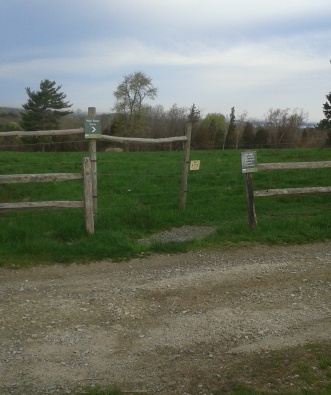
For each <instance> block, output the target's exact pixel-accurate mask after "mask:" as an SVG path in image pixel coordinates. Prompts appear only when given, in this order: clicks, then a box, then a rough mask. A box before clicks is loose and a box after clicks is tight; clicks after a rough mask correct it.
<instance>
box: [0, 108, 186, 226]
mask: <svg viewBox="0 0 331 395" xmlns="http://www.w3.org/2000/svg"><path fill="white" fill-rule="evenodd" d="M88 117H89V118H92V119H93V118H95V117H96V108H95V107H89V108H88ZM84 133H85V131H84V129H83V128H79V129H66V130H39V131H13V132H2V133H1V136H0V137H8V136H14V137H33V136H34V137H39V136H66V135H75V134H84ZM191 133H192V124H191V123H188V127H187V129H186V135H185V136H177V137H167V138H159V139H152V138H133V137H118V136H108V135H100V136H98V138H92V139H91V138H90V137H89V140H88V141H89V158H84V160H83V174H75V173H68V174H65V173H62V174H57V173H54V174H18V175H2V176H0V183H8V182H57V181H67V180H72V179H79V178H83V179H84V196H85V198H84V201H81V202H74V201H65V202H64V201H50V202H29V203H2V204H0V210H27V209H43V208H44V209H46V208H47V209H53V208H69V207H85V223H86V229H87V231H88V232H89V233H94V219H95V218H96V215H97V209H98V201H97V198H98V194H97V190H98V187H97V148H96V141H97V140H100V141H108V142H116V143H141V144H164V143H172V142H183V164H182V177H181V186H180V196H179V207H180V208H181V209H185V206H186V195H187V180H188V171H189V164H190V162H189V158H190V147H191ZM87 162H88V163H89V164H87ZM90 191H91V199H90ZM91 210H92V216H91Z"/></svg>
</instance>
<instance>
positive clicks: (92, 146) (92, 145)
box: [87, 107, 98, 216]
mask: <svg viewBox="0 0 331 395" xmlns="http://www.w3.org/2000/svg"><path fill="white" fill-rule="evenodd" d="M87 114H88V117H89V118H92V119H93V118H95V117H96V108H95V107H88V112H87ZM89 155H90V158H91V164H92V193H93V213H94V216H96V215H97V212H98V183H97V142H96V140H95V139H91V140H89Z"/></svg>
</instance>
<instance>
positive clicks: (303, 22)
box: [0, 0, 331, 122]
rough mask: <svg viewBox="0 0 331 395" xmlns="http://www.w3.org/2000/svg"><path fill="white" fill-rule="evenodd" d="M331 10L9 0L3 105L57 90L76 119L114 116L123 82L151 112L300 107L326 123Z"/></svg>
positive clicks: (2, 34)
mask: <svg viewBox="0 0 331 395" xmlns="http://www.w3.org/2000/svg"><path fill="white" fill-rule="evenodd" d="M330 15H331V1H330V0H94V1H91V0H1V7H0V45H1V54H0V106H6V107H21V106H22V104H23V103H25V102H26V101H27V99H28V97H27V94H26V91H25V88H26V87H29V88H31V90H38V89H39V85H40V82H41V81H42V80H44V79H49V80H51V81H56V83H57V84H58V85H61V86H62V87H61V92H64V93H65V94H66V95H67V100H69V101H70V103H72V104H73V106H72V109H73V110H74V111H77V110H82V111H87V108H88V107H96V109H97V112H110V111H111V109H112V107H113V106H114V104H115V98H114V95H113V92H114V91H115V90H116V88H117V86H118V85H119V84H120V83H121V82H122V81H123V78H124V76H125V75H128V74H131V73H134V72H136V71H141V72H143V73H145V74H146V75H147V76H148V77H150V78H151V79H152V83H153V85H154V86H155V87H156V88H157V89H158V95H157V98H156V99H155V100H154V101H151V102H150V103H149V102H146V104H151V105H163V106H164V108H165V110H168V109H170V108H171V106H172V105H174V104H177V105H178V106H179V107H187V108H189V107H191V106H192V104H193V103H194V104H195V105H196V106H197V107H198V108H199V109H200V111H201V114H202V116H205V115H207V114H208V113H213V112H215V113H222V114H224V115H228V114H230V111H231V108H232V107H234V108H235V114H236V117H237V118H238V117H239V116H240V115H241V114H243V113H244V112H245V111H246V112H247V113H248V118H249V119H254V118H257V119H263V118H264V116H265V114H267V112H268V110H269V109H277V108H280V109H286V108H289V109H290V110H291V111H293V110H294V109H303V110H304V111H305V112H307V113H308V120H309V121H310V122H318V121H319V120H321V119H323V118H324V115H323V103H325V101H326V98H325V96H326V94H328V93H329V92H330V91H331V64H330V59H331V22H330Z"/></svg>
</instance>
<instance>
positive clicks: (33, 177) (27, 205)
mask: <svg viewBox="0 0 331 395" xmlns="http://www.w3.org/2000/svg"><path fill="white" fill-rule="evenodd" d="M82 167H83V170H82V173H45V174H12V175H0V184H11V183H29V182H61V181H71V180H79V179H82V180H83V193H84V200H82V201H74V200H68V201H67V200H54V201H40V202H17V203H0V211H8V210H45V209H46V210H47V209H64V208H84V210H85V226H86V230H87V232H88V233H90V234H92V233H94V215H93V195H92V166H91V159H90V158H83V163H82Z"/></svg>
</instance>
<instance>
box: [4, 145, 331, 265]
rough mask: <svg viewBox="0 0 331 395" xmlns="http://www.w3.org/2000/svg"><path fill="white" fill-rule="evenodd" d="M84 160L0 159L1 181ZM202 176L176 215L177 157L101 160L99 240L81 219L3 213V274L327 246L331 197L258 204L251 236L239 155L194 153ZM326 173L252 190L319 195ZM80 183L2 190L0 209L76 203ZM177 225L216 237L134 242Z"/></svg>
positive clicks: (289, 156)
mask: <svg viewBox="0 0 331 395" xmlns="http://www.w3.org/2000/svg"><path fill="white" fill-rule="evenodd" d="M257 155H258V161H259V162H260V163H262V162H288V161H316V160H330V158H331V150H330V149H322V150H317V149H298V150H294V149H293V150H292V149H288V150H259V151H258V154H257ZM83 156H87V153H13V152H8V153H7V152H2V153H1V157H0V174H13V173H44V172H52V173H53V172H54V173H56V172H59V173H65V172H80V171H81V160H82V157H83ZM191 159H192V160H195V159H199V160H200V161H201V166H200V170H199V171H191V172H190V173H189V179H188V191H187V203H186V209H185V210H184V211H181V210H180V209H179V208H178V199H179V189H180V180H181V166H182V153H181V152H134V153H130V152H125V153H98V215H97V218H96V232H95V234H94V235H93V236H89V235H87V234H86V232H85V229H84V218H83V212H82V210H80V209H66V210H47V211H24V212H23V211H20V212H19V211H17V212H15V211H11V212H1V213H0V265H27V264H31V263H47V262H68V263H69V262H73V261H76V262H87V261H91V260H99V259H104V258H112V259H126V258H129V257H132V256H136V255H137V254H139V253H143V252H144V253H146V252H149V251H166V250H167V251H175V250H181V251H183V250H186V249H190V248H195V247H197V246H199V247H201V246H206V247H207V246H229V245H233V244H240V243H256V242H260V243H284V242H286V243H305V242H312V241H316V240H327V239H330V238H331V209H330V207H331V206H330V196H328V195H316V196H312V195H309V196H308V195H307V196H296V197H294V196H285V197H284V196H281V197H270V198H256V199H255V207H256V213H257V219H258V227H257V228H256V229H249V228H248V226H247V218H246V217H247V215H246V207H245V186H244V177H243V175H242V174H241V169H240V152H239V151H234V150H227V151H193V152H192V153H191ZM330 176H331V170H329V169H318V170H291V171H289V170H287V171H269V172H267V171H264V172H259V173H257V174H256V175H255V189H256V190H257V189H268V188H284V187H299V186H300V187H304V186H326V185H330V182H331V177H330ZM81 199H82V185H81V182H80V181H79V180H76V181H67V182H62V183H29V184H2V185H0V201H1V202H14V201H38V200H41V201H44V200H81ZM182 225H209V226H214V227H216V229H217V231H216V232H215V233H214V234H213V235H212V236H209V237H208V238H206V239H205V240H203V241H199V242H185V243H165V244H164V243H163V244H162V243H157V244H155V243H154V244H153V245H151V246H146V245H143V244H140V243H139V242H138V239H140V238H142V237H146V236H148V235H151V234H153V233H155V232H158V231H161V230H166V229H167V230H168V229H170V228H172V227H180V226H182Z"/></svg>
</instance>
